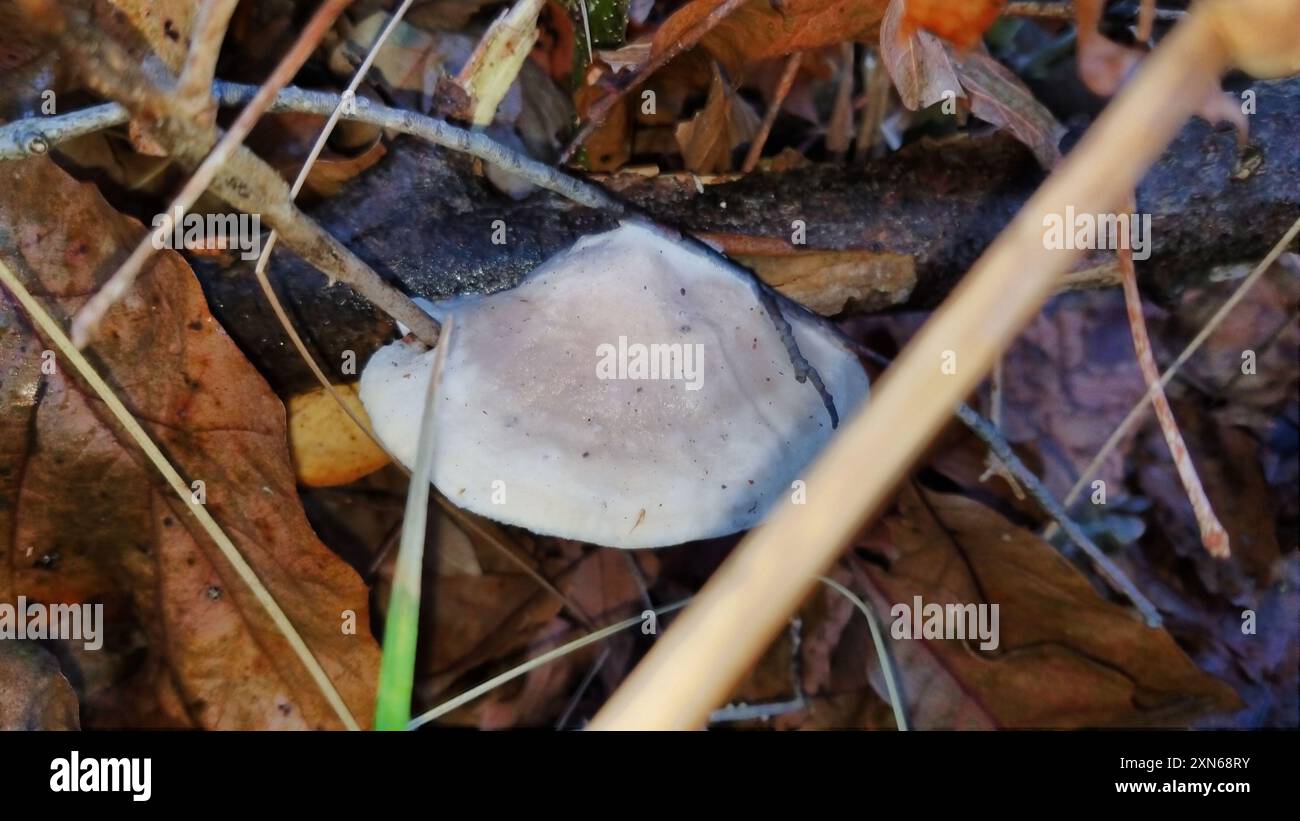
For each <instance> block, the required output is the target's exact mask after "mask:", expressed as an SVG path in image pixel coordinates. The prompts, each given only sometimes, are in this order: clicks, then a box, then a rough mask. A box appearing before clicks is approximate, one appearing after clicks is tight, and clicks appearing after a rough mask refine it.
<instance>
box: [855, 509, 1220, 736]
mask: <svg viewBox="0 0 1300 821" xmlns="http://www.w3.org/2000/svg"><path fill="white" fill-rule="evenodd" d="M886 525H887V527H888V530H889V533H890V534H891V537H892V542H893V545H892V551H891V554H892V555H889V556H888V557H887V559H886V560H887V562H888V569H882V568H881V567H880V566H879V565H877V564H876V563H873V562H866V561H861V560H858V561H856V562H855V563H854V572H855V576H856V578H857V581H858V586H859V587H860V588H865V589H866V590H867V591H868V593H869V595H870V597H871V602H872V606H873V607H874V608H875V609H876V612H877V614H880V617H881V619H882V621H885V624H886V629H887V630H889V629H890V628H889V626H888V625H889V622H888V620H887V619H888V617H887V616H886V615H885V614H889V613H890V610H891V608H892V607H893V606H894V605H895V604H897V603H900V602H905V603H908V605H909V606H910V605H911V604H912V603H913V597H915V596H920V597H922V600H923V602H925V603H931V602H934V603H938V604H941V605H942V604H948V603H987V604H997V605H999V626H1000V631H999V632H1000V643H999V646H998V648H997V649H996V650H993V651H985V650H980V649H978V640H975V641H959V640H912V641H906V640H892V641H890V650H891V653H892V655H893V658H894V661H895V664H896V666H897V668H898V670H899V671H900V672H899V675H900V677H901V679H902V690H903V693H904V694H905V695H904V698H905V701H906V710H907V715H908V717H909V719H910V720H911V722H912V723H913V724H914V725H915V726H916V727H918V728H923V729H926V728H930V729H933V728H975V727H984V728H998V727H1053V728H1078V727H1134V726H1180V725H1185V724H1187V723H1189V722H1191V721H1193V720H1194V719H1196V718H1198V717H1201V716H1204V715H1206V714H1211V713H1223V712H1228V711H1232V710H1235V709H1238V708H1239V707H1240V701H1239V699H1238V698H1237V696H1236V694H1235V693H1234V692H1233V691H1232V689H1231V688H1229V687H1228V686H1227V685H1225V684H1223V683H1222V682H1220V681H1218V680H1217V679H1215V678H1214V677H1212V676H1210V675H1209V674H1207V673H1205V672H1203V671H1202V670H1200V669H1198V668H1197V667H1196V666H1195V665H1194V664H1193V663H1192V662H1191V661H1190V660H1189V659H1188V658H1187V656H1186V655H1185V654H1184V653H1183V651H1182V650H1181V649H1180V648H1179V647H1178V645H1177V644H1175V643H1174V640H1173V639H1172V638H1171V637H1170V635H1169V633H1167V632H1165V631H1164V630H1153V629H1150V628H1147V627H1146V626H1144V625H1143V624H1142V623H1141V622H1140V621H1139V620H1137V619H1136V618H1135V617H1134V616H1133V615H1132V614H1131V613H1130V612H1129V611H1128V610H1126V609H1125V608H1123V607H1121V606H1119V605H1116V604H1112V603H1110V602H1108V601H1106V600H1105V599H1103V598H1101V597H1100V596H1099V595H1098V594H1097V593H1096V591H1095V590H1094V589H1093V587H1092V586H1091V585H1090V584H1089V583H1088V581H1087V580H1086V579H1084V577H1083V576H1082V575H1080V574H1079V572H1078V571H1077V570H1075V569H1074V567H1072V566H1071V565H1070V564H1069V563H1068V562H1067V561H1066V560H1065V559H1063V558H1061V556H1060V555H1059V554H1058V553H1057V552H1056V551H1055V550H1053V549H1052V548H1051V547H1050V546H1049V545H1047V544H1046V543H1045V542H1043V541H1042V540H1041V539H1039V538H1037V537H1036V536H1034V535H1033V534H1031V533H1028V532H1026V531H1024V530H1021V529H1020V528H1018V527H1016V526H1014V525H1012V524H1011V523H1010V522H1008V521H1007V520H1006V519H1004V518H1002V517H1001V516H1000V515H998V514H997V513H994V512H993V511H991V510H989V509H988V508H985V507H983V506H981V505H979V504H978V503H976V502H973V501H971V500H969V499H967V498H965V497H962V496H955V495H948V494H943V493H935V492H931V491H928V490H924V489H920V488H917V487H916V486H914V485H912V486H908V487H906V488H904V491H903V494H902V496H901V498H900V502H899V511H898V513H897V514H896V515H894V516H891V517H889V518H887V519H886ZM872 681H873V684H874V685H875V686H876V691H877V693H878V694H882V695H883V693H885V689H884V687H883V680H882V679H881V678H880V675H879V666H878V664H876V665H874V669H873V671H872Z"/></svg>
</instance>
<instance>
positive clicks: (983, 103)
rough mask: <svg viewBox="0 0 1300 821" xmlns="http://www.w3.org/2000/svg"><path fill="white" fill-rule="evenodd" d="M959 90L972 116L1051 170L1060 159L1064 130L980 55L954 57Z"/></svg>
mask: <svg viewBox="0 0 1300 821" xmlns="http://www.w3.org/2000/svg"><path fill="white" fill-rule="evenodd" d="M953 59H954V60H955V61H956V64H957V76H958V77H959V78H960V80H961V84H962V87H963V88H965V89H966V90H967V91H968V92H970V109H971V113H972V114H974V115H975V116H976V117H979V118H980V119H981V120H984V121H985V122H987V123H992V124H993V125H996V126H998V127H999V128H1002V129H1004V130H1006V131H1008V132H1010V133H1011V134H1012V135H1014V136H1015V138H1016V139H1018V140H1020V141H1021V142H1022V143H1024V144H1025V145H1027V146H1029V149H1030V150H1031V151H1033V152H1034V156H1035V157H1037V158H1038V163H1039V165H1041V166H1043V168H1047V169H1050V168H1052V167H1053V166H1055V165H1056V163H1057V162H1059V161H1060V159H1061V149H1060V148H1059V147H1058V143H1059V142H1060V140H1061V137H1062V136H1064V135H1065V126H1063V125H1061V124H1060V123H1059V122H1057V121H1056V118H1055V117H1053V116H1052V112H1050V111H1048V110H1047V107H1046V106H1044V105H1043V104H1042V103H1040V102H1038V100H1036V99H1034V95H1033V94H1032V93H1031V92H1030V91H1029V89H1028V88H1026V87H1025V84H1024V83H1022V82H1020V78H1019V77H1017V76H1016V75H1014V74H1012V73H1011V72H1010V71H1009V70H1008V69H1007V68H1006V66H1004V65H1002V64H1001V63H999V62H998V61H997V60H994V59H993V58H992V57H990V56H989V55H988V54H986V53H984V52H983V51H970V52H968V53H966V54H965V55H953Z"/></svg>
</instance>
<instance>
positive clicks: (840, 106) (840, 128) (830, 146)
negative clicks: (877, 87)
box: [826, 43, 857, 161]
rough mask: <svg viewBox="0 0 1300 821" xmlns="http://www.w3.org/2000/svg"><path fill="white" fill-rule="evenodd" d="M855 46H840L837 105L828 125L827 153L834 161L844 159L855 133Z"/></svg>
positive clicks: (848, 44)
mask: <svg viewBox="0 0 1300 821" xmlns="http://www.w3.org/2000/svg"><path fill="white" fill-rule="evenodd" d="M853 51H854V49H853V44H852V43H841V44H840V76H839V79H838V80H836V83H835V105H834V107H833V108H832V109H831V118H830V121H829V122H827V123H826V151H827V153H829V154H830V155H831V157H832V159H834V160H836V161H839V160H843V159H844V155H845V153H847V152H848V150H849V137H850V135H851V134H852V133H853V77H854V75H855V74H856V73H857V72H855V71H854V70H853V68H854V66H853Z"/></svg>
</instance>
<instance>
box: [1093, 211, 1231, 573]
mask: <svg viewBox="0 0 1300 821" xmlns="http://www.w3.org/2000/svg"><path fill="white" fill-rule="evenodd" d="M1128 213H1130V214H1135V213H1137V206H1136V205H1134V202H1133V197H1132V196H1130V197H1129V201H1128ZM1119 245H1120V248H1119V251H1118V256H1119V270H1120V274H1121V275H1122V277H1123V279H1122V282H1123V286H1124V307H1125V309H1126V311H1127V313H1128V327H1129V333H1130V334H1132V336H1133V351H1134V353H1135V354H1136V355H1137V361H1138V365H1139V366H1140V367H1141V368H1142V377H1143V378H1144V379H1145V380H1146V383H1147V386H1148V387H1149V388H1154V391H1152V392H1151V405H1152V407H1153V408H1154V410H1155V413H1156V419H1157V420H1158V421H1159V422H1160V431H1161V432H1162V433H1163V434H1164V436H1165V443H1166V444H1167V445H1168V446H1169V453H1170V455H1171V456H1172V457H1173V460H1174V467H1176V468H1177V469H1178V478H1179V479H1180V480H1181V481H1182V483H1183V490H1184V491H1185V492H1186V493H1187V498H1188V500H1189V501H1190V502H1191V503H1192V510H1193V511H1194V512H1195V514H1196V524H1197V527H1199V528H1200V530H1201V542H1202V544H1204V545H1205V549H1206V550H1207V551H1209V553H1210V555H1211V556H1214V557H1215V558H1219V559H1226V558H1228V556H1229V555H1230V550H1229V547H1228V533H1227V531H1225V530H1224V529H1223V525H1222V524H1221V523H1220V522H1219V517H1218V516H1216V515H1214V508H1213V506H1212V505H1211V504H1210V499H1209V497H1208V496H1206V495H1205V487H1204V486H1203V485H1202V484H1201V477H1200V476H1199V475H1197V473H1196V466H1195V465H1193V464H1192V457H1191V454H1189V453H1188V452H1187V443H1186V442H1185V441H1183V434H1182V431H1180V430H1179V429H1178V421H1177V420H1176V419H1174V410H1173V408H1171V407H1170V406H1169V398H1168V397H1167V396H1165V391H1164V388H1163V387H1161V385H1160V368H1159V366H1157V365H1156V358H1155V355H1154V354H1152V352H1151V338H1150V336H1148V334H1147V323H1146V319H1145V318H1144V317H1143V316H1142V295H1141V294H1140V293H1139V292H1138V284H1137V268H1136V267H1135V266H1134V264H1133V248H1132V244H1131V243H1130V242H1129V238H1128V237H1123V238H1122V241H1121V242H1120V243H1119Z"/></svg>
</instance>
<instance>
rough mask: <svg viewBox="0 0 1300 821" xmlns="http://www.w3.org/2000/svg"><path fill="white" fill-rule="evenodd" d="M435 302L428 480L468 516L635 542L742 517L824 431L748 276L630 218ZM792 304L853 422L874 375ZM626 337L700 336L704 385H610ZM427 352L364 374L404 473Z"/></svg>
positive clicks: (768, 499)
mask: <svg viewBox="0 0 1300 821" xmlns="http://www.w3.org/2000/svg"><path fill="white" fill-rule="evenodd" d="M433 313H435V315H439V316H446V315H447V314H452V315H454V317H455V328H454V332H453V334H452V338H451V342H450V345H451V348H450V349H449V350H448V352H447V359H446V364H445V370H444V371H443V375H442V381H441V384H440V386H439V392H438V396H437V399H436V400H435V404H436V410H435V412H436V413H437V417H436V420H435V439H436V442H435V445H434V448H435V461H434V469H433V482H434V484H435V485H436V486H437V488H438V489H439V490H440V491H442V493H444V494H445V495H446V496H447V497H448V498H449V499H451V500H452V501H453V502H455V503H456V504H458V505H460V506H462V507H465V508H468V509H469V510H472V511H474V512H475V513H479V514H482V515H484V516H487V517H489V518H492V519H496V520H498V521H502V522H507V523H509V524H515V525H520V526H523V527H526V528H528V529H529V530H532V531H534V532H537V533H543V534H549V535H555V536H561V537H566V538H571V539H578V540H582V541H586V542H594V543H596V544H602V545H609V546H613V547H627V548H632V547H654V546H661V545H670V544H678V543H681V542H686V541H691V540H693V539H702V538H708V537H713V536H721V535H724V534H728V533H733V532H735V531H738V530H743V529H746V528H749V527H751V526H753V525H754V524H756V523H757V522H758V521H759V520H760V519H761V518H762V517H763V514H764V513H766V512H767V510H768V508H769V507H770V506H772V504H773V503H774V502H775V501H777V500H778V499H779V498H780V497H781V496H782V495H783V494H788V493H791V492H792V491H791V485H792V482H793V481H794V480H796V479H799V478H800V476H801V471H802V470H803V468H804V467H805V466H806V465H807V464H808V462H809V461H811V459H812V457H813V456H814V455H815V454H816V453H817V451H818V450H819V449H820V448H821V447H822V446H823V445H824V444H825V443H826V441H827V439H828V438H829V437H830V435H831V433H832V430H831V425H830V418H829V416H828V415H827V413H826V410H825V408H824V406H823V405H822V401H821V398H820V397H819V396H818V394H817V391H816V390H815V389H814V388H813V386H812V384H811V382H805V383H803V384H800V383H799V382H796V381H795V379H794V375H793V368H792V366H791V364H790V359H789V356H788V354H787V353H786V349H785V347H784V345H782V343H781V340H780V337H779V336H778V335H777V332H776V329H775V328H774V326H773V325H772V321H771V319H770V318H769V317H768V315H767V312H766V311H765V310H764V308H763V307H762V305H760V304H759V302H758V300H757V298H756V297H755V295H754V290H753V286H752V285H751V284H750V283H749V282H748V281H746V280H745V279H744V278H743V277H742V276H741V275H740V274H738V273H737V272H735V271H733V270H732V269H729V268H728V267H726V266H725V265H721V264H718V263H717V262H716V261H714V260H712V259H711V258H709V257H708V256H707V255H705V254H704V253H702V252H699V251H696V250H694V249H691V248H689V247H685V246H683V245H681V244H680V243H679V242H677V241H676V240H674V239H672V238H670V237H668V236H665V235H664V234H661V233H660V232H659V231H657V230H654V229H650V228H647V227H644V226H641V225H636V224H625V225H623V226H622V227H620V228H618V229H616V230H613V231H610V232H608V233H604V234H599V235H596V236H591V237H587V238H584V239H582V240H580V241H579V242H578V243H577V244H576V245H574V247H573V248H572V249H570V250H569V251H567V252H564V253H562V254H560V255H558V256H556V257H554V258H552V259H551V260H549V261H548V262H547V263H546V264H544V265H542V266H541V267H539V268H538V269H537V270H536V271H534V272H533V273H532V274H531V275H530V276H529V277H528V278H527V279H526V280H524V282H522V283H521V284H520V285H519V286H517V287H516V288H514V289H512V290H509V291H504V292H501V293H497V294H493V295H491V296H474V297H460V298H457V299H453V300H449V301H446V302H443V303H440V304H438V305H437V306H435V308H434V310H433ZM787 313H788V314H789V316H788V318H789V320H790V322H791V324H792V325H793V327H794V332H795V338H796V339H797V340H798V343H799V348H800V350H801V351H802V352H803V354H804V356H805V357H806V358H807V359H808V360H809V361H810V362H811V363H812V364H813V365H814V366H815V367H816V368H817V369H818V371H820V373H821V376H822V378H823V379H824V380H825V382H826V385H827V387H828V388H829V389H830V391H831V393H832V395H833V396H834V397H835V403H836V407H837V409H838V410H839V414H840V418H841V419H847V418H848V417H849V416H850V415H851V414H852V413H853V411H854V409H855V408H856V407H857V406H858V405H859V403H861V402H862V401H863V400H864V399H865V398H866V395H867V376H866V374H865V372H864V371H863V370H862V367H861V366H860V365H859V364H858V361H857V359H856V357H854V356H853V355H851V354H850V353H849V352H848V351H847V350H846V349H845V348H844V347H842V345H841V343H840V342H839V341H838V340H837V339H836V338H835V336H834V334H832V333H830V332H828V331H827V330H825V329H824V328H822V327H821V326H820V325H818V324H817V323H815V322H813V321H811V320H809V319H807V318H806V317H802V316H798V315H795V314H794V312H787ZM619 337H625V338H626V340H627V345H628V346H630V345H633V344H636V343H640V344H645V345H649V344H651V343H657V344H673V343H678V344H680V345H682V346H686V345H697V344H698V345H701V346H703V347H702V348H701V349H692V350H699V351H701V356H700V361H699V363H698V367H699V371H698V375H697V379H696V382H697V383H698V384H699V389H698V390H689V389H688V385H689V384H690V380H686V379H672V378H668V379H662V378H661V379H646V378H621V379H620V378H614V379H608V378H601V377H600V376H599V375H598V371H597V367H598V365H599V364H600V363H601V361H602V350H604V352H605V356H606V357H612V356H613V355H612V354H610V353H609V351H610V349H609V348H606V349H602V348H601V346H602V345H609V346H612V348H613V349H617V348H618V345H619ZM421 347H422V346H419V345H418V344H417V345H410V344H407V343H404V342H400V341H399V342H395V343H393V344H391V345H388V346H386V347H384V348H383V349H381V350H380V351H378V352H377V353H376V354H375V355H374V356H373V357H372V358H371V360H370V362H369V363H368V364H367V365H366V367H365V369H364V370H363V372H362V374H361V400H362V402H363V403H364V404H365V407H366V411H367V413H369V415H370V419H371V422H372V423H373V425H374V428H375V431H376V433H378V435H379V438H380V439H381V440H382V441H383V442H384V444H385V445H386V446H387V447H388V448H389V449H390V450H391V451H392V452H393V454H394V455H395V456H396V457H397V458H398V459H400V460H401V461H402V462H403V463H405V464H406V465H407V466H410V467H413V466H414V465H415V457H416V447H417V441H418V439H419V429H420V414H421V407H422V406H423V403H424V397H425V392H426V390H427V386H428V379H429V377H430V375H431V371H432V367H433V360H434V356H435V352H434V351H424V350H422V349H421ZM679 350H682V351H684V350H685V348H681V349H679ZM607 361H612V358H610V359H607ZM626 361H628V362H629V364H631V357H630V356H629V357H628V359H627V360H626ZM679 361H685V360H679ZM682 375H683V376H684V375H685V374H682ZM790 549H791V550H795V549H798V546H797V545H791V546H790Z"/></svg>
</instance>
